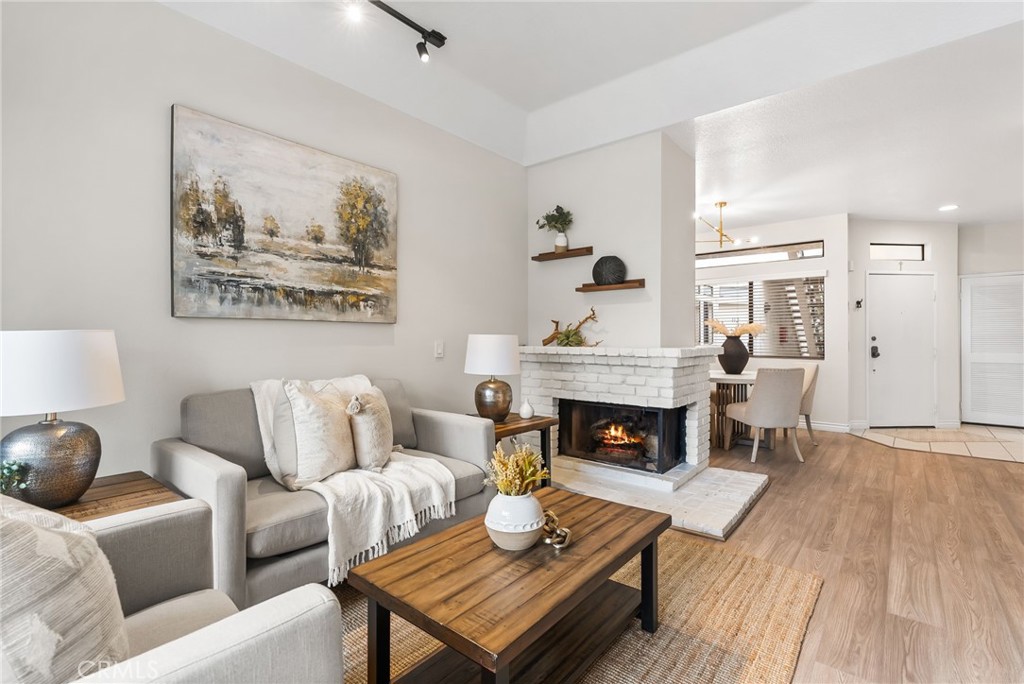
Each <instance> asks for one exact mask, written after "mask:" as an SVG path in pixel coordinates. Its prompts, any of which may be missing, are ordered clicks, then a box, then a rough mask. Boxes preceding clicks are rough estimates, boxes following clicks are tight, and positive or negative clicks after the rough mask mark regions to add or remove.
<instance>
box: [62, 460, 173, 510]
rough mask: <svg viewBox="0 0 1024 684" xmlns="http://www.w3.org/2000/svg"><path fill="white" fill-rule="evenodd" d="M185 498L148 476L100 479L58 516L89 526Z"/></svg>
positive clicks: (133, 473)
mask: <svg viewBox="0 0 1024 684" xmlns="http://www.w3.org/2000/svg"><path fill="white" fill-rule="evenodd" d="M183 498H185V497H183V496H181V495H180V494H178V493H176V492H173V491H171V490H170V489H168V488H167V487H165V486H164V485H162V484H160V483H159V482H157V481H156V480H154V479H153V478H152V477H150V476H149V475H147V474H146V473H144V472H141V471H139V470H136V471H133V472H130V473H121V474H119V475H107V476H105V477H97V478H96V479H95V480H93V483H92V486H91V487H89V489H88V490H87V491H86V492H85V494H83V495H82V498H81V499H79V500H78V501H76V502H75V503H73V504H70V505H68V506H64V507H62V508H57V509H55V512H57V513H60V514H61V515H65V516H67V517H69V518H71V519H72V520H77V521H79V522H85V521H86V520H95V519H96V518H105V517H107V516H108V515H114V514H116V513H125V512H127V511H135V510H138V509H140V508H149V507H150V506H157V505H159V504H164V503H171V502H172V501H181V500H182V499H183Z"/></svg>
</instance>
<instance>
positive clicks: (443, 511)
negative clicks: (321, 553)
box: [327, 501, 455, 587]
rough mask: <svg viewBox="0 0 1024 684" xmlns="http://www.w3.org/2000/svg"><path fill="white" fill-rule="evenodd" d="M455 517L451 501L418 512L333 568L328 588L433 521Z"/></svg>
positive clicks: (414, 534) (342, 580)
mask: <svg viewBox="0 0 1024 684" xmlns="http://www.w3.org/2000/svg"><path fill="white" fill-rule="evenodd" d="M453 515H455V502H454V501H451V502H449V503H447V504H444V505H433V506H428V507H427V508H424V509H423V510H422V511H418V512H417V513H416V515H415V517H414V518H413V519H412V520H406V521H405V522H403V523H401V524H398V525H395V526H393V527H392V528H391V529H389V530H388V531H387V534H386V535H385V538H384V539H382V540H381V541H379V542H377V543H376V544H374V545H373V546H371V547H370V548H368V549H366V550H364V551H360V552H359V553H357V554H356V555H355V556H353V557H352V558H349V559H348V560H347V561H345V563H344V564H343V565H341V566H337V567H333V568H331V572H330V577H329V578H328V580H327V586H329V587H334V586H337V585H339V584H341V583H342V582H344V581H345V578H346V577H348V571H349V570H351V569H352V568H354V567H355V566H357V565H361V564H363V563H365V562H367V561H371V560H373V559H374V558H378V557H379V556H383V555H384V554H386V553H387V552H388V548H389V547H390V546H391V545H392V544H398V543H399V542H403V541H405V540H406V539H411V538H412V537H415V536H416V535H417V534H419V531H420V528H421V527H423V526H425V525H426V524H427V523H429V522H430V521H432V520H443V519H445V518H450V517H452V516H453Z"/></svg>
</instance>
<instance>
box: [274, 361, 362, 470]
mask: <svg viewBox="0 0 1024 684" xmlns="http://www.w3.org/2000/svg"><path fill="white" fill-rule="evenodd" d="M284 391H285V394H286V395H287V397H288V402H289V403H290V404H291V409H292V416H293V418H294V425H295V447H296V460H295V474H294V475H289V474H285V476H284V479H285V486H286V487H288V488H289V489H292V490H296V489H302V488H303V487H305V486H306V485H311V484H313V483H314V482H319V481H320V480H322V479H324V478H325V477H327V476H328V475H333V474H334V473H337V472H340V471H342V470H349V469H351V468H355V467H356V454H355V448H354V447H353V445H352V428H351V427H349V420H348V414H347V413H346V412H345V408H346V404H347V400H348V397H346V396H344V395H342V393H341V392H340V391H339V390H338V388H337V387H335V386H334V385H332V384H331V383H326V384H325V385H324V386H323V387H321V388H320V389H316V388H315V387H314V386H313V384H312V383H308V382H303V381H302V380H289V381H287V382H285V383H284Z"/></svg>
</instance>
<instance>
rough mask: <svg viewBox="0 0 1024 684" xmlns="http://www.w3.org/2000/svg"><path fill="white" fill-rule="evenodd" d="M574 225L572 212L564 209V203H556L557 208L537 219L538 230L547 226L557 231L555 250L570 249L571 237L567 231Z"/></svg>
mask: <svg viewBox="0 0 1024 684" xmlns="http://www.w3.org/2000/svg"><path fill="white" fill-rule="evenodd" d="M571 225H572V212H571V211H569V210H568V209H563V208H562V205H560V204H559V205H555V208H554V209H552V210H551V211H549V212H548V213H546V214H544V216H542V217H540V218H539V219H537V230H542V229H544V228H547V229H548V230H553V231H555V233H557V234H556V235H555V251H556V252H564V251H566V250H568V249H569V238H567V237H566V236H565V231H567V230H569V227H570V226H571Z"/></svg>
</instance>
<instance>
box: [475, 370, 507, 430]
mask: <svg viewBox="0 0 1024 684" xmlns="http://www.w3.org/2000/svg"><path fill="white" fill-rule="evenodd" d="M473 400H474V402H475V403H476V411H477V413H479V414H480V415H481V416H482V417H484V418H490V419H491V420H493V421H494V422H495V423H500V422H502V421H503V420H505V419H506V418H508V414H509V412H510V411H511V410H512V386H511V385H509V384H508V383H507V382H505V381H504V380H498V379H496V378H495V377H494V376H493V375H492V376H491V378H490V380H484V381H483V382H481V383H480V384H479V385H477V386H476V392H475V393H474V394H473Z"/></svg>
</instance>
